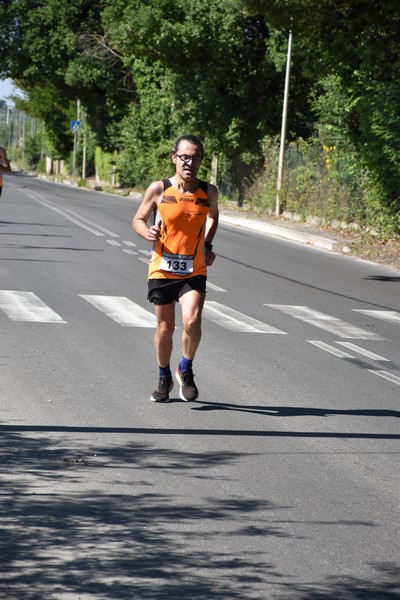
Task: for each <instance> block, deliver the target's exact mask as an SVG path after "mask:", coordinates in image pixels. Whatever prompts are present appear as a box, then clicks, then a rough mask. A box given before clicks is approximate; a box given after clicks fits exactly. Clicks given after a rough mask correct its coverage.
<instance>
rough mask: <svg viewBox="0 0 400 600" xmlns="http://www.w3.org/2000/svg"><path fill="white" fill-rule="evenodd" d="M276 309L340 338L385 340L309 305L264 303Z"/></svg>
mask: <svg viewBox="0 0 400 600" xmlns="http://www.w3.org/2000/svg"><path fill="white" fill-rule="evenodd" d="M264 306H269V307H270V308H274V309H276V310H280V311H282V312H284V313H286V314H287V315H289V316H291V317H294V318H295V319H300V320H301V321H304V322H305V323H308V324H310V325H314V326H315V327H319V329H323V330H325V331H329V332H330V333H333V334H335V335H337V336H339V337H340V338H345V339H355V340H383V339H385V338H382V337H379V336H378V335H377V334H376V333H373V332H372V331H367V330H366V329H361V328H360V327H356V326H355V325H351V324H350V323H346V322H345V321H341V320H340V319H338V318H336V317H332V316H330V315H327V314H325V313H322V312H319V311H317V310H314V309H312V308H309V307H308V306H292V305H288V304H264Z"/></svg>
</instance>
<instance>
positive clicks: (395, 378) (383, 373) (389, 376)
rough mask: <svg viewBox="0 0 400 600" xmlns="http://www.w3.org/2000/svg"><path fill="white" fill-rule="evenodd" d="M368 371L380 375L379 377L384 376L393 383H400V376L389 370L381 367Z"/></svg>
mask: <svg viewBox="0 0 400 600" xmlns="http://www.w3.org/2000/svg"><path fill="white" fill-rule="evenodd" d="M368 371H369V372H370V373H373V374H374V375H379V377H383V379H387V380H388V381H391V382H392V383H395V384H397V385H400V377H398V376H397V375H393V373H389V371H381V370H380V369H368Z"/></svg>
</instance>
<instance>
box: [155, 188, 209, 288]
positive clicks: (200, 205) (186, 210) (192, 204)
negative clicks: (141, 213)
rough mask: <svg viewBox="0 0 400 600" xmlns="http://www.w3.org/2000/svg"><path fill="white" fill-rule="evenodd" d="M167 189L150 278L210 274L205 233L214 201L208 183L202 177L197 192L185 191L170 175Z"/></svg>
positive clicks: (161, 209) (177, 277)
mask: <svg viewBox="0 0 400 600" xmlns="http://www.w3.org/2000/svg"><path fill="white" fill-rule="evenodd" d="M163 185H164V193H163V197H162V200H161V202H160V204H159V206H158V211H157V215H156V223H158V222H159V221H160V219H161V235H160V239H159V240H157V242H155V243H154V244H153V252H152V255H151V258H150V264H149V279H181V278H187V277H194V276H196V275H207V267H206V261H205V248H204V236H205V229H206V221H207V216H208V214H209V212H210V204H209V201H208V195H207V183H206V182H205V181H199V187H198V189H197V190H196V191H195V192H194V193H193V194H183V193H181V192H180V191H179V190H177V189H176V188H174V187H173V185H172V184H171V181H170V180H169V179H164V180H163Z"/></svg>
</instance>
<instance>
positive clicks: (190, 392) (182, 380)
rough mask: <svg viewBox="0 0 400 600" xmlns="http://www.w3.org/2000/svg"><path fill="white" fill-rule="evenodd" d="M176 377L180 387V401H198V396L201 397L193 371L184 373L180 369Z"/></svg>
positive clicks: (188, 370) (176, 372)
mask: <svg viewBox="0 0 400 600" xmlns="http://www.w3.org/2000/svg"><path fill="white" fill-rule="evenodd" d="M175 377H176V379H177V380H178V383H179V385H180V389H179V397H180V399H181V400H183V401H184V402H190V401H191V400H196V398H197V396H198V395H199V390H198V389H197V387H196V384H195V382H194V379H193V378H194V375H193V371H192V369H187V370H186V371H183V372H182V371H181V370H180V368H179V367H178V368H177V369H176V371H175Z"/></svg>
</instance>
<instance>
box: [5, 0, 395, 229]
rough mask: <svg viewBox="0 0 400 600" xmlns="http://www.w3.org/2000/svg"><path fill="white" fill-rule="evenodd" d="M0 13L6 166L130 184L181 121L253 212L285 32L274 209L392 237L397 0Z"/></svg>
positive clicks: (225, 188)
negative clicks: (11, 106) (7, 95)
mask: <svg viewBox="0 0 400 600" xmlns="http://www.w3.org/2000/svg"><path fill="white" fill-rule="evenodd" d="M0 21H1V23H2V30H1V32H0V50H1V55H2V64H1V67H0V69H1V70H0V76H1V77H10V78H12V79H13V81H14V82H15V85H17V86H18V88H19V89H21V90H22V91H23V95H22V96H21V97H19V98H15V99H14V100H15V103H16V108H15V115H17V114H18V115H20V114H23V115H25V116H26V119H27V120H26V122H25V121H24V124H21V122H19V121H18V119H17V120H15V118H16V117H15V118H14V121H11V120H10V119H8V122H6V119H5V118H3V120H1V121H0V143H2V144H3V145H5V146H7V147H8V152H9V154H10V156H11V158H12V159H14V161H16V162H18V164H21V165H22V166H24V167H26V168H30V169H36V170H40V171H44V170H45V168H46V157H50V158H51V159H52V160H53V161H63V170H64V172H65V173H66V174H69V175H71V174H72V173H73V169H74V164H75V165H77V167H76V169H75V172H74V173H73V174H74V175H75V176H76V179H77V181H78V183H79V184H80V185H85V184H86V180H87V179H90V178H93V179H94V180H95V181H97V182H98V184H99V185H100V184H102V185H113V186H114V187H117V186H118V187H119V188H121V189H124V190H127V191H128V190H132V189H135V190H143V189H144V188H145V187H146V186H147V185H148V184H149V183H150V182H151V181H152V180H153V179H157V178H160V176H161V175H162V174H164V173H166V169H167V162H166V161H167V157H168V153H169V150H170V148H171V145H172V141H173V140H174V139H175V138H176V137H177V136H179V135H181V134H183V133H188V132H191V133H194V134H197V135H199V136H200V137H201V138H202V139H203V140H204V142H205V146H206V150H207V157H206V160H205V164H204V166H203V168H202V172H201V173H200V176H201V177H203V178H211V179H212V180H213V181H215V182H216V183H217V184H218V186H219V187H220V190H221V193H222V197H223V199H224V198H225V199H229V200H231V201H232V200H233V201H235V202H236V203H237V205H238V206H239V207H242V206H244V207H249V208H251V209H253V210H256V211H258V212H261V213H273V212H274V211H275V206H276V194H277V192H276V182H277V168H278V155H279V142H280V139H279V136H280V130H281V117H282V102H283V89H284V80H285V68H286V57H287V41H288V32H289V30H292V32H293V52H292V56H291V67H292V68H291V78H290V100H289V111H288V128H287V144H286V153H285V164H284V180H283V186H282V189H281V192H280V198H279V199H280V207H281V209H282V210H284V211H285V213H286V214H291V215H293V216H294V217H296V218H298V219H305V218H306V217H308V216H310V215H312V216H313V217H314V218H315V219H316V220H317V221H318V222H319V223H321V224H326V225H332V224H333V225H336V226H337V227H350V228H354V229H356V228H358V230H360V231H364V232H368V231H370V232H372V233H373V234H374V235H375V236H378V237H379V238H380V239H381V240H386V239H391V240H396V239H397V237H398V236H399V234H400V116H399V115H400V68H399V67H400V57H399V56H400V55H399V52H398V40H399V39H400V7H399V5H398V2H397V0H388V1H387V2H385V3H383V4H382V3H381V2H378V1H377V0H372V1H371V0H357V1H354V0H343V1H340V2H336V1H332V0H279V1H278V0H268V1H267V0H203V1H202V2H195V3H191V2H187V0H147V1H144V0H113V1H112V2H111V0H101V1H100V2H96V3H93V2H91V0H74V2H73V3H72V4H71V2H66V1H65V0H57V1H56V0H41V1H39V0H8V1H7V2H5V3H2V5H1V7H0ZM5 109H6V107H5V106H4V105H3V107H0V111H2V114H4V111H5ZM77 109H78V110H79V115H77ZM15 115H14V116H15ZM77 116H79V121H80V124H81V125H80V129H79V135H77V139H76V140H75V141H76V142H77V145H76V148H75V152H74V135H73V134H72V133H71V130H70V123H71V121H73V120H77ZM11 127H13V129H12V130H11ZM21 140H22V141H21ZM83 155H84V156H83ZM83 162H84V165H85V167H84V173H82V164H83Z"/></svg>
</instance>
